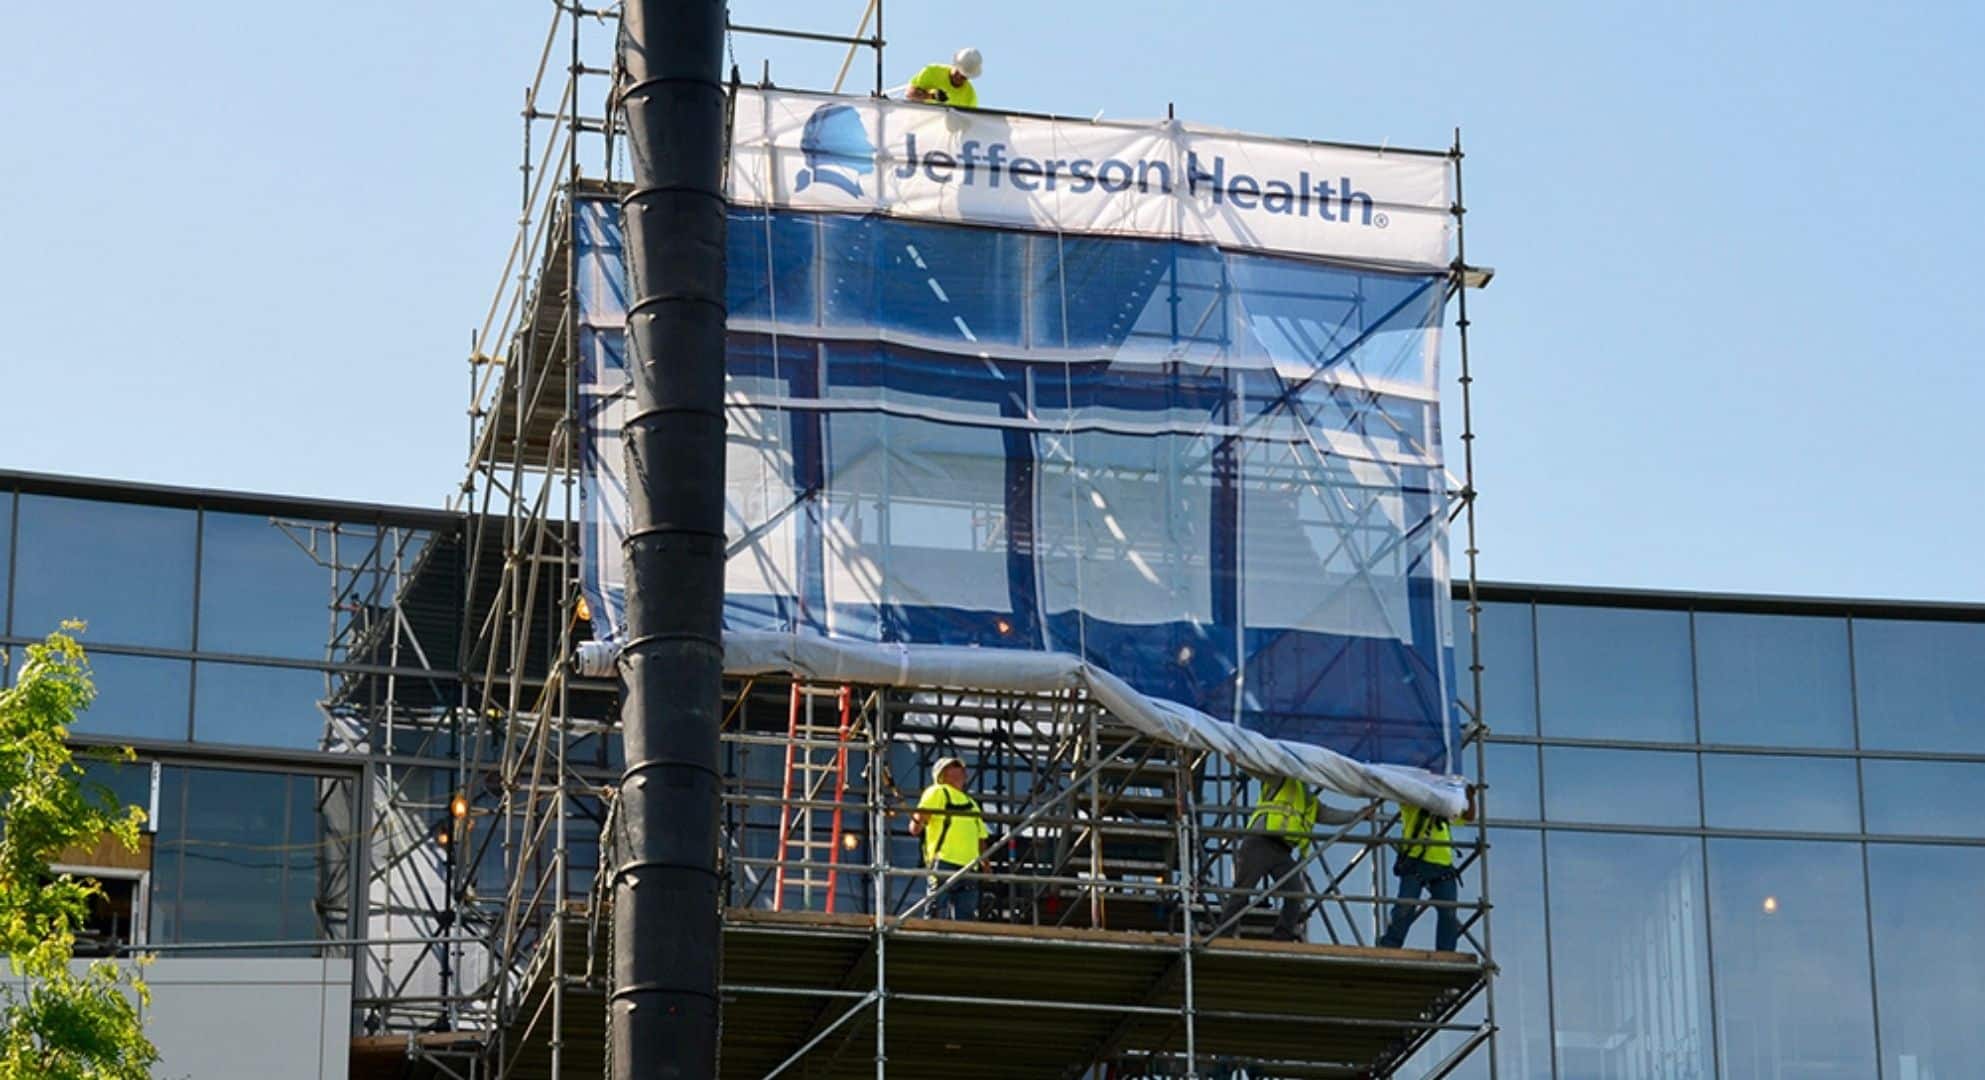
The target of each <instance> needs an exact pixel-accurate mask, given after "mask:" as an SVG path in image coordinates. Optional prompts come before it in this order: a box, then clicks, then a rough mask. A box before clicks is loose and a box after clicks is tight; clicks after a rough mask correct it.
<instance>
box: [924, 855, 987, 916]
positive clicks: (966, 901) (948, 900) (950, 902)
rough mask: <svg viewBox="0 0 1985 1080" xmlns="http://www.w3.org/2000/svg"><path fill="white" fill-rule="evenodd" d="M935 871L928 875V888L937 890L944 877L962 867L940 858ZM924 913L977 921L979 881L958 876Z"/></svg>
mask: <svg viewBox="0 0 1985 1080" xmlns="http://www.w3.org/2000/svg"><path fill="white" fill-rule="evenodd" d="M933 869H934V870H935V871H936V872H935V873H933V874H931V876H930V889H931V891H933V892H936V891H937V887H938V886H939V885H942V884H944V879H946V878H948V877H950V876H951V875H953V874H955V873H957V872H958V871H959V870H961V869H963V868H962V867H960V866H958V865H957V864H955V863H948V862H944V861H942V860H940V861H939V862H938V864H937V865H936V867H934V868H933ZM925 914H926V915H927V916H928V917H930V918H933V919H957V920H959V921H961V922H977V921H978V918H979V883H978V882H976V881H973V880H971V879H970V878H960V879H958V880H957V881H954V882H952V883H951V887H950V888H949V889H946V890H944V892H943V893H942V894H940V895H939V896H938V897H937V899H935V900H932V901H931V902H930V908H929V910H928V911H926V912H925Z"/></svg>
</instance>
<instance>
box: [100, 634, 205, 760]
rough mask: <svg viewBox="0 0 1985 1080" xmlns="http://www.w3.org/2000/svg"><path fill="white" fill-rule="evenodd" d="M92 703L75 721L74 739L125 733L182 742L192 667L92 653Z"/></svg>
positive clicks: (180, 662)
mask: <svg viewBox="0 0 1985 1080" xmlns="http://www.w3.org/2000/svg"><path fill="white" fill-rule="evenodd" d="M90 672H91V675H92V676H93V678H94V679H95V681H96V701H95V702H94V703H93V704H91V706H90V707H89V710H88V711H87V712H84V713H83V714H82V715H81V716H80V717H78V718H77V720H76V726H75V727H74V728H72V729H71V730H72V731H74V732H75V733H76V734H78V735H128V736H130V737H132V738H137V739H166V740H170V741H173V742H183V741H184V740H185V739H186V719H187V713H186V706H187V700H186V699H187V698H188V696H190V695H191V693H192V689H193V665H191V664H189V663H187V662H186V661H184V660H166V659H162V658H160V657H156V656H125V655H122V654H118V653H101V652H100V653H91V654H90Z"/></svg>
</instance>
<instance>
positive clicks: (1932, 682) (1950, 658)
mask: <svg viewBox="0 0 1985 1080" xmlns="http://www.w3.org/2000/svg"><path fill="white" fill-rule="evenodd" d="M1981 671H1985V623H1953V622H1906V621H1903V620H1899V619H1855V620H1854V682H1855V690H1856V694H1857V696H1858V698H1859V703H1860V706H1861V745H1862V746H1863V747H1865V748H1867V749H1870V750H1930V751H1948V752H1953V753H1980V752H1985V682H1981V681H1980V680H1979V676H1978V673H1979V672H1981Z"/></svg>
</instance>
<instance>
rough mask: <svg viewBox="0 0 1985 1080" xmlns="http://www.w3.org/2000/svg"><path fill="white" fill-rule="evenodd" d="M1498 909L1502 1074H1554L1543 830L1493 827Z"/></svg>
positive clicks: (1492, 888) (1492, 858)
mask: <svg viewBox="0 0 1985 1080" xmlns="http://www.w3.org/2000/svg"><path fill="white" fill-rule="evenodd" d="M1489 843H1490V844H1491V845H1492V846H1491V847H1490V850H1489V859H1490V871H1491V873H1493V874H1494V875H1495V880H1494V881H1493V882H1491V884H1490V891H1491V893H1492V894H1493V897H1494V900H1495V904H1496V910H1495V914H1494V916H1493V918H1494V919H1495V927H1494V930H1495V949H1496V951H1495V959H1496V963H1497V964H1498V965H1500V966H1501V968H1502V972H1501V974H1499V975H1497V976H1496V1022H1497V1023H1498V1024H1500V1025H1502V1034H1500V1035H1499V1036H1497V1058H1498V1064H1499V1065H1500V1066H1501V1075H1502V1076H1506V1077H1507V1076H1515V1077H1539V1078H1543V1077H1549V1076H1550V1075H1551V1002H1550V994H1551V986H1550V979H1549V977H1548V970H1547V967H1546V962H1545V948H1546V944H1545V933H1544V834H1543V833H1540V832H1533V831H1531V830H1529V829H1501V830H1498V829H1495V828H1491V829H1490V830H1489Z"/></svg>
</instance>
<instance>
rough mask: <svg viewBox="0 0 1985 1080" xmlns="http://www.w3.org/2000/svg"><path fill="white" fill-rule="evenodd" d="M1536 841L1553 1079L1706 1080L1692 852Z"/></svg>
mask: <svg viewBox="0 0 1985 1080" xmlns="http://www.w3.org/2000/svg"><path fill="white" fill-rule="evenodd" d="M1545 843H1546V848H1547V854H1548V857H1549V860H1550V875H1551V887H1550V903H1551V942H1550V945H1551V956H1552V967H1551V972H1552V1002H1553V1003H1554V1006H1555V1011H1556V1022H1557V1038H1556V1044H1557V1051H1558V1074H1559V1075H1560V1076H1566V1077H1602V1076H1603V1077H1614V1076H1618V1077H1627V1076H1668V1077H1698V1076H1710V1075H1713V1066H1712V1064H1711V1050H1710V1045H1709V1033H1710V1030H1711V1027H1710V1025H1711V1020H1710V1008H1709V1006H1710V996H1709V961H1708V941H1707V940H1706V939H1705V937H1704V933H1703V899H1702V897H1703V888H1702V849H1701V848H1700V847H1699V846H1698V843H1699V842H1698V841H1697V840H1695V839H1693V838H1690V837H1681V836H1618V835H1599V834H1593V833H1576V832H1553V833H1551V834H1550V835H1549V836H1548V838H1547V839H1546V842H1545ZM1496 893H1497V897H1498V912H1500V910H1501V908H1500V898H1501V893H1502V890H1501V888H1500V887H1498V888H1497V889H1496ZM1496 931H1497V940H1498V944H1499V945H1500V941H1501V931H1502V926H1501V924H1500V923H1498V924H1497V926H1496ZM1718 945H1719V946H1720V945H1721V939H1720V938H1719V939H1718ZM1497 1005H1498V1006H1500V1005H1501V995H1500V994H1498V996H1497ZM1726 1075H1727V1074H1726Z"/></svg>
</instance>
